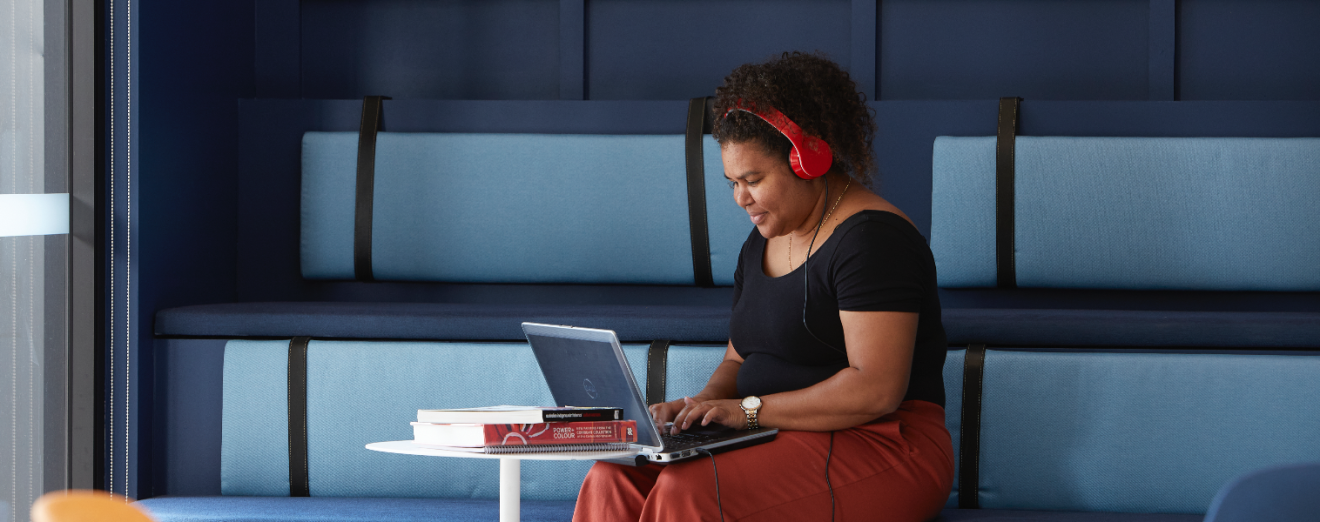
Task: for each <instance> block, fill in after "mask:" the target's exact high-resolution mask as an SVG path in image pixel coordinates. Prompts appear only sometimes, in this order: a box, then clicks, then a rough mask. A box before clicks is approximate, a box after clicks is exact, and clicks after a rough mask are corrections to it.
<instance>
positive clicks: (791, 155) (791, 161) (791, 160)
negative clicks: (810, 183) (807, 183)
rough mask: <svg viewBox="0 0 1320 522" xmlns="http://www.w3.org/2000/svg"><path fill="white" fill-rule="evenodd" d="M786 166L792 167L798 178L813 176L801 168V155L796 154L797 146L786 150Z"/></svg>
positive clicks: (810, 177)
mask: <svg viewBox="0 0 1320 522" xmlns="http://www.w3.org/2000/svg"><path fill="white" fill-rule="evenodd" d="M788 166H790V167H793V173H794V174H797V177H799V178H802V179H812V178H814V177H815V176H812V175H811V174H808V173H807V170H806V169H804V168H802V155H800V154H798V150H797V147H793V150H790V151H788Z"/></svg>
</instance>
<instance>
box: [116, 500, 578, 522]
mask: <svg viewBox="0 0 1320 522" xmlns="http://www.w3.org/2000/svg"><path fill="white" fill-rule="evenodd" d="M574 503H575V502H574V501H572V500H541V501H536V500H526V501H523V502H522V505H521V506H520V508H521V509H520V511H521V515H522V520H523V521H524V522H552V521H553V522H568V521H570V520H572V519H573V505H574ZM136 505H137V506H139V507H143V508H146V509H147V511H148V512H150V513H151V516H152V518H154V519H155V520H156V521H157V522H326V521H333V522H422V521H427V522H430V521H435V522H488V521H491V520H498V519H499V516H500V515H499V512H500V506H499V502H497V501H493V500H444V499H431V498H287V497H286V498H275V497H157V498H150V499H146V500H142V501H139V502H137V503H136Z"/></svg>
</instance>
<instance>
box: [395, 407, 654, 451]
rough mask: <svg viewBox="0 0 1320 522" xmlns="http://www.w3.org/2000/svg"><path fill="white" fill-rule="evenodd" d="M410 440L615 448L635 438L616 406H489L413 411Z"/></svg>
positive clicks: (478, 447) (518, 447)
mask: <svg viewBox="0 0 1320 522" xmlns="http://www.w3.org/2000/svg"><path fill="white" fill-rule="evenodd" d="M412 426H413V444H416V445H418V446H425V447H434V448H441V449H447V450H457V451H468V452H474V453H544V452H552V451H619V450H627V449H628V447H629V446H628V443H630V442H637V421H631V420H623V409H622V408H600V407H575V406H565V407H558V408H554V407H550V408H545V407H537V406H489V407H485V408H467V409H457V410H417V422H414V423H412Z"/></svg>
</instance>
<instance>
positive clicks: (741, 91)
mask: <svg viewBox="0 0 1320 522" xmlns="http://www.w3.org/2000/svg"><path fill="white" fill-rule="evenodd" d="M739 100H742V103H743V105H744V106H747V105H749V104H751V105H754V106H757V107H762V108H765V107H773V108H775V109H778V110H779V112H782V113H784V116H787V117H788V119H790V120H793V122H794V123H797V124H798V126H799V127H802V130H803V131H804V132H806V133H807V134H811V135H814V136H817V137H819V138H820V139H823V140H825V143H827V144H829V146H830V150H831V151H832V152H833V153H834V165H833V166H832V167H830V171H831V172H841V173H843V174H847V175H849V176H852V178H853V179H856V180H857V181H861V182H863V183H866V182H869V181H870V179H871V173H873V172H875V160H874V159H873V158H872V156H871V142H872V140H873V139H874V138H875V132H876V127H875V118H874V116H872V114H871V109H870V108H869V107H867V106H866V95H865V94H863V93H861V92H858V91H857V84H856V83H854V82H853V81H852V78H850V77H849V76H848V73H847V72H845V71H844V70H843V69H841V68H839V65H838V64H836V63H834V62H833V61H830V60H829V59H828V58H825V57H823V56H821V55H819V54H808V53H802V52H798V51H793V52H791V53H784V54H783V55H782V56H780V57H778V58H774V59H771V60H769V61H767V62H765V63H748V64H743V65H741V66H739V67H738V68H737V69H734V70H733V72H731V73H729V75H728V76H726V77H725V78H724V84H723V85H721V86H720V87H719V88H717V89H715V111H714V113H715V124H714V126H713V127H712V135H713V136H714V137H715V140H716V141H718V142H719V143H720V144H721V145H724V144H727V143H731V142H732V143H743V142H755V143H759V144H761V145H762V146H764V147H765V148H766V150H767V151H770V152H771V153H777V154H781V155H782V156H783V157H784V161H788V153H789V152H790V151H791V150H793V144H792V143H791V142H789V141H788V138H785V137H784V135H783V134H780V133H779V131H778V130H776V129H775V128H774V127H772V126H771V125H770V124H769V123H766V122H765V121H764V120H762V119H761V118H758V117H756V116H755V115H752V114H748V113H746V112H743V111H734V112H731V113H730V112H728V110H729V109H730V108H732V107H735V106H736V105H737V103H738V101H739ZM726 113H728V116H724V115H725V114H726Z"/></svg>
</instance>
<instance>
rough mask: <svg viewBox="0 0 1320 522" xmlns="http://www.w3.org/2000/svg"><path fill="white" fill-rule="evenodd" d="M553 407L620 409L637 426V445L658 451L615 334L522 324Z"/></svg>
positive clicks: (657, 441) (654, 433) (651, 425)
mask: <svg viewBox="0 0 1320 522" xmlns="http://www.w3.org/2000/svg"><path fill="white" fill-rule="evenodd" d="M523 332H524V333H526V334H527V341H528V342H529V343H531V345H532V352H533V353H535V354H536V362H537V363H538V364H539V365H540V366H541V373H542V374H544V375H545V382H546V384H548V385H550V393H551V395H553V396H554V398H555V403H556V405H557V406H610V407H615V408H623V418H624V419H628V420H635V421H637V443H638V444H641V445H643V446H653V447H658V446H660V445H661V444H660V439H659V432H658V431H657V430H656V428H655V425H654V423H652V422H651V414H650V411H649V410H647V408H646V402H645V400H643V399H642V395H641V390H640V389H639V388H638V387H637V383H636V382H635V381H634V380H633V378H632V371H631V370H630V369H629V367H628V360H627V359H625V358H624V356H623V350H622V348H621V347H619V344H618V340H617V339H616V338H615V336H614V332H611V331H609V330H592V329H586V328H571V327H563V326H552V325H539V324H535V323H523Z"/></svg>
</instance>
